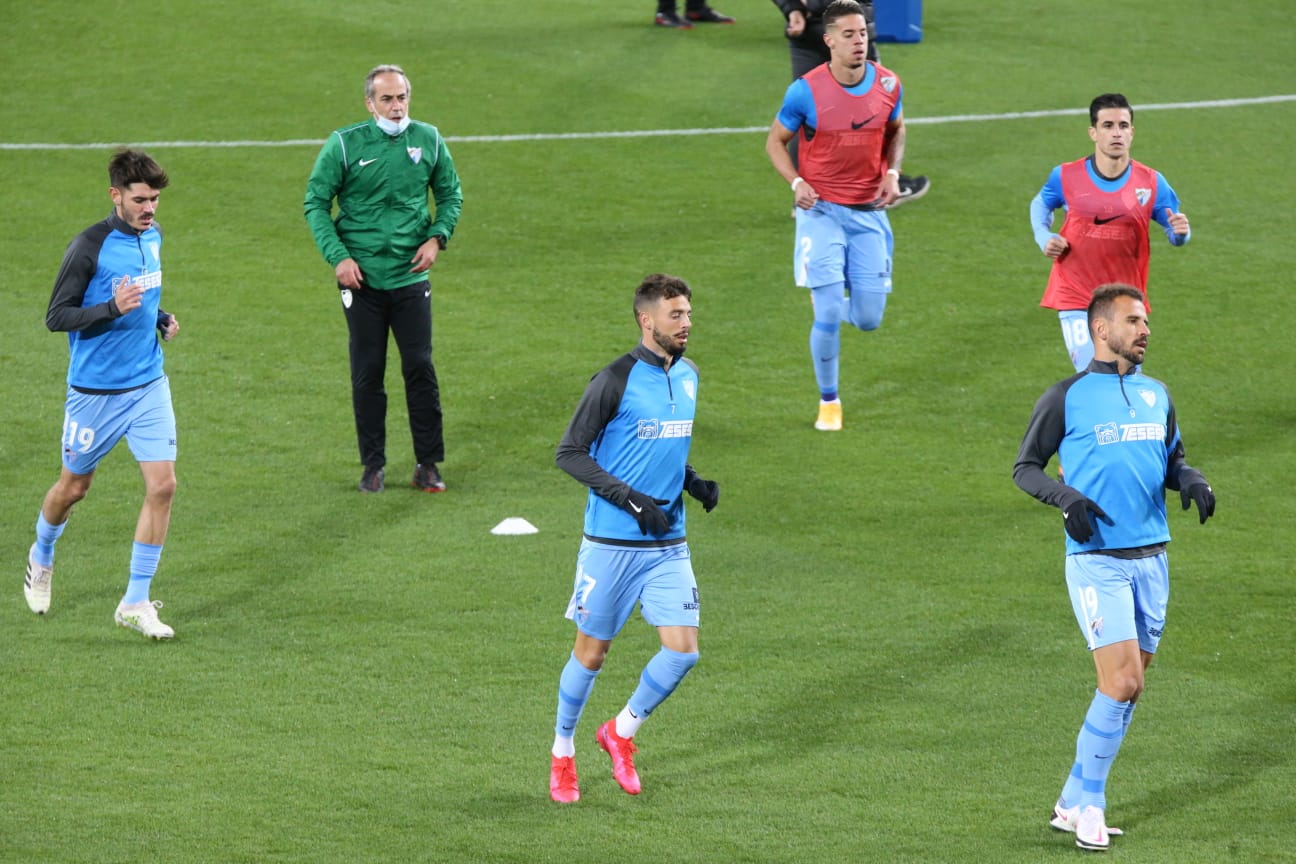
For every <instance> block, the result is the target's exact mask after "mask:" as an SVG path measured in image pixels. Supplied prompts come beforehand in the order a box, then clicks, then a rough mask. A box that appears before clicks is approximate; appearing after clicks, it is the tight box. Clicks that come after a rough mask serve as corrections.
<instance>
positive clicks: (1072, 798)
mask: <svg viewBox="0 0 1296 864" xmlns="http://www.w3.org/2000/svg"><path fill="white" fill-rule="evenodd" d="M1078 746H1079V745H1078V744H1077V747H1078ZM1076 759H1077V760H1079V759H1080V753H1079V752H1077V753H1076ZM1083 785H1084V771H1083V770H1082V769H1081V767H1080V762H1079V761H1076V762H1073V763H1071V773H1070V774H1068V775H1067V779H1066V783H1064V784H1063V786H1062V794H1061V795H1059V796H1058V801H1059V802H1061V804H1062V806H1063V807H1074V806H1076V805H1077V804H1079V803H1080V791H1081V788H1082V786H1083Z"/></svg>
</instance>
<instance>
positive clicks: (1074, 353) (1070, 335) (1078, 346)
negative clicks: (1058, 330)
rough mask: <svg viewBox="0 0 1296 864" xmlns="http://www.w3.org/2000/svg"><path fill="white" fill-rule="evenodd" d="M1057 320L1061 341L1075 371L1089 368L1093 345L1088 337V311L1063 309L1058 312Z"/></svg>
mask: <svg viewBox="0 0 1296 864" xmlns="http://www.w3.org/2000/svg"><path fill="white" fill-rule="evenodd" d="M1058 322H1059V323H1060V324H1061V325H1062V341H1063V342H1065V343H1066V349H1067V356H1068V357H1070V358H1071V365H1072V366H1074V367H1075V370H1076V371H1077V372H1083V371H1084V370H1086V369H1088V368H1089V361H1090V360H1093V356H1094V346H1093V342H1092V341H1091V340H1090V339H1089V312H1088V310H1085V309H1063V310H1062V311H1060V312H1058Z"/></svg>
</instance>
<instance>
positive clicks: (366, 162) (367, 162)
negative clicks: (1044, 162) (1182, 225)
mask: <svg viewBox="0 0 1296 864" xmlns="http://www.w3.org/2000/svg"><path fill="white" fill-rule="evenodd" d="M377 161H378V160H377V159H361V160H360V161H359V162H357V163H356V164H357V165H359V166H360V167H361V168H363V167H364V166H366V165H372V164H373V163H374V162H377ZM1094 221H1095V222H1097V221H1098V220H1097V219H1095V220H1094Z"/></svg>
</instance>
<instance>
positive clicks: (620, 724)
mask: <svg viewBox="0 0 1296 864" xmlns="http://www.w3.org/2000/svg"><path fill="white" fill-rule="evenodd" d="M646 719H647V718H646V717H636V716H635V713H634V712H633V711H631V710H630V706H629V705H627V706H626V707H624V708H622V709H621V713H620V714H618V715H617V716H616V733H617V735H619V736H621V737H622V738H633V737H634V736H635V733H636V732H638V731H639V727H640V726H642V725H643V721H644V720H646Z"/></svg>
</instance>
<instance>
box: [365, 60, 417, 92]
mask: <svg viewBox="0 0 1296 864" xmlns="http://www.w3.org/2000/svg"><path fill="white" fill-rule="evenodd" d="M387 74H392V75H399V76H401V78H403V79H405V92H406V93H409V92H410V91H412V90H413V89H414V85H413V84H410V80H409V76H408V75H406V74H405V70H404V69H402V68H401V67H399V66H397V65H395V64H394V63H384V64H383V65H381V66H375V67H374V68H372V69H370V70H369V74H368V75H366V76H365V98H366V99H372V98H373V94H374V83H373V82H374V79H375V78H377V77H378V76H379V75H387Z"/></svg>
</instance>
